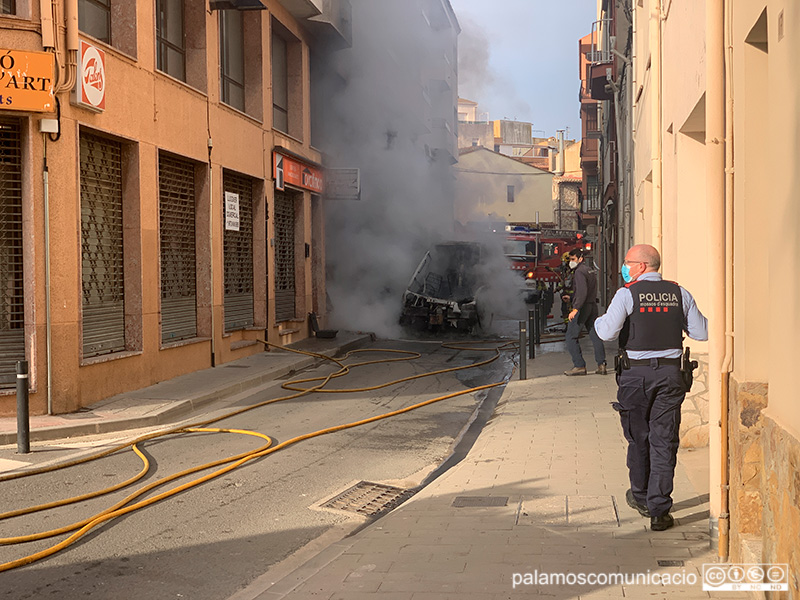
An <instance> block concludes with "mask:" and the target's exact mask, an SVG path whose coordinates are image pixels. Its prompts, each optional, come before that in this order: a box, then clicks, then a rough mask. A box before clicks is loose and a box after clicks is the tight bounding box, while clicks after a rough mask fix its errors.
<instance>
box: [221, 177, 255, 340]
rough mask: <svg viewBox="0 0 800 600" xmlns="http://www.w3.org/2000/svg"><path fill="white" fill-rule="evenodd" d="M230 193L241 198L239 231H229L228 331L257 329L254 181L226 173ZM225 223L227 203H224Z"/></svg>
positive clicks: (224, 183) (226, 248) (224, 180)
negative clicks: (255, 310) (254, 268)
mask: <svg viewBox="0 0 800 600" xmlns="http://www.w3.org/2000/svg"><path fill="white" fill-rule="evenodd" d="M222 186H223V188H224V190H225V191H226V192H233V193H234V194H238V195H239V231H234V230H230V229H226V230H225V235H224V240H223V244H224V253H225V331H234V330H236V329H244V328H245V327H252V326H253V180H252V179H250V178H249V177H244V176H242V175H236V174H235V173H231V172H230V171H224V172H223V174H222ZM222 210H223V220H224V213H225V202H224V201H223V203H222Z"/></svg>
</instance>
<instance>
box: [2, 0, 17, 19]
mask: <svg viewBox="0 0 800 600" xmlns="http://www.w3.org/2000/svg"><path fill="white" fill-rule="evenodd" d="M15 14H17V0H0V15H15Z"/></svg>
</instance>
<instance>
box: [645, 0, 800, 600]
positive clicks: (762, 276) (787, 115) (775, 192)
mask: <svg viewBox="0 0 800 600" xmlns="http://www.w3.org/2000/svg"><path fill="white" fill-rule="evenodd" d="M644 4H646V5H647V6H643V7H640V8H637V9H636V27H637V30H636V37H637V60H636V61H635V68H636V73H637V80H638V82H639V83H640V84H641V85H642V94H641V95H640V97H639V100H638V101H637V112H636V120H635V123H636V134H635V135H636V138H635V142H636V147H635V151H636V156H635V160H636V165H637V166H636V178H635V181H636V186H637V187H636V210H637V211H641V212H640V213H639V214H637V216H636V221H635V222H636V224H637V228H636V240H637V241H639V242H650V241H651V223H650V222H649V221H648V218H649V216H650V215H652V210H651V206H650V203H651V197H652V196H651V187H652V185H653V183H652V177H651V169H650V166H651V164H652V163H651V157H652V154H651V148H652V137H651V135H650V131H652V126H653V123H652V111H650V110H649V102H650V100H651V99H652V94H653V93H654V90H653V89H652V85H651V82H650V78H649V75H650V73H649V70H648V68H647V64H648V62H649V60H650V52H649V49H648V45H647V44H648V27H650V25H651V23H650V20H649V11H650V10H652V8H653V2H652V1H651V2H645V3H644ZM669 6H670V9H669V11H668V14H667V15H666V17H667V18H666V20H665V21H663V36H664V37H663V39H664V47H663V57H664V71H663V72H664V82H663V88H662V90H661V94H662V100H663V121H662V125H663V131H662V135H663V146H662V160H663V165H664V180H663V190H664V213H663V225H664V230H663V231H664V258H665V261H664V269H663V270H664V273H665V275H666V276H668V277H674V278H676V279H677V280H678V281H679V282H680V283H681V284H683V285H685V286H686V287H687V288H688V289H689V290H690V291H691V292H692V293H693V294H694V296H695V298H696V299H697V301H698V305H699V307H700V309H701V310H704V312H706V315H707V316H708V317H709V324H710V326H711V327H712V328H716V329H717V330H719V328H720V327H723V328H724V315H721V314H712V313H710V312H709V309H707V308H706V307H707V306H708V303H709V302H710V291H711V290H709V289H708V284H707V283H706V282H707V281H708V280H709V279H710V276H711V275H712V272H711V270H710V268H709V267H708V265H709V264H710V262H711V261H710V260H709V255H710V254H711V252H712V245H713V244H715V243H718V242H719V241H718V240H710V239H709V233H708V232H709V229H710V227H711V225H712V223H711V221H710V220H709V219H710V217H709V214H711V211H710V202H711V200H710V199H708V198H707V197H706V195H705V181H706V176H707V173H706V156H707V153H708V146H707V144H709V143H711V142H710V141H707V140H706V132H705V120H706V115H705V96H704V92H705V86H706V82H705V69H706V67H705V63H706V55H705V47H706V43H705V38H706V35H705V34H706V19H705V9H704V7H703V6H702V3H696V2H692V1H690V0H680V1H678V0H675V1H674V2H672V3H670V5H669ZM726 8H727V10H728V14H729V15H730V18H731V19H732V21H731V26H730V29H729V30H730V32H731V35H732V39H731V48H732V50H731V53H730V54H729V55H727V56H726V59H728V60H729V61H730V62H729V63H728V64H729V65H730V67H731V69H732V71H731V72H732V86H730V87H729V88H728V89H729V90H730V92H731V98H730V101H731V102H732V104H731V106H732V118H733V123H732V126H733V137H732V138H729V139H728V140H726V141H727V143H728V144H732V150H733V161H734V162H733V170H732V172H731V174H732V177H733V194H732V196H730V195H729V196H727V198H726V202H729V203H731V205H732V207H733V234H732V236H731V237H730V238H729V239H728V240H727V243H729V244H731V246H732V248H733V261H732V270H733V279H732V281H731V282H730V284H731V285H732V289H733V305H732V314H733V330H732V331H731V332H729V333H730V335H731V336H732V341H733V354H732V364H731V369H732V370H731V373H730V379H729V386H728V387H729V397H728V402H729V412H728V415H727V416H728V432H727V433H728V438H729V445H730V453H729V472H730V491H729V499H730V524H731V532H730V558H731V560H732V561H733V562H737V561H741V562H767V563H787V564H788V565H789V571H790V577H789V588H790V589H789V592H786V593H772V594H768V597H770V598H797V597H800V581H799V580H800V547H798V545H797V540H798V539H800V410H798V409H797V401H796V377H795V375H794V373H795V369H796V366H795V362H796V361H795V356H796V352H795V350H794V345H795V343H796V339H797V337H798V334H800V315H798V313H797V310H795V304H794V303H793V299H794V298H796V297H797V293H798V291H800V289H799V288H800V258H798V257H800V241H798V240H799V239H800V238H798V236H797V231H798V226H800V209H798V205H797V202H796V189H797V186H798V181H797V179H798V175H796V168H795V166H796V163H797V161H798V154H799V153H800V118H798V113H797V103H798V100H799V99H800V80H798V76H797V71H796V56H797V54H798V52H799V51H800V41H799V38H798V34H799V33H800V6H798V5H797V3H796V2H792V1H789V0H731V2H726ZM721 17H722V15H720V18H721ZM675 90H680V93H676V92H675ZM715 142H716V141H715ZM765 148H767V149H768V151H767V152H764V149H765ZM713 175H714V176H719V175H720V174H719V173H715V174H713ZM765 199H767V201H766V203H765ZM691 344H692V349H693V350H694V349H695V346H697V348H698V349H700V350H702V348H703V346H705V344H702V345H700V344H696V343H695V342H691ZM714 375H715V374H710V375H709V377H711V376H714ZM710 401H711V402H718V401H719V400H718V399H715V398H711V399H710ZM697 412H698V413H702V410H697ZM682 441H683V440H682ZM714 452H719V449H718V448H716V449H715V448H712V457H711V460H712V461H714V460H718V457H717V456H713V454H714Z"/></svg>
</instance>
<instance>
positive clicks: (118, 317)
mask: <svg viewBox="0 0 800 600" xmlns="http://www.w3.org/2000/svg"><path fill="white" fill-rule="evenodd" d="M80 146H81V164H80V169H81V255H82V265H81V269H82V289H83V356H84V357H85V358H88V357H92V356H99V355H101V354H108V353H111V352H119V351H121V350H125V277H124V270H123V251H122V236H123V222H122V145H121V144H119V143H118V142H115V141H112V140H108V139H105V138H102V137H98V136H95V135H91V134H87V133H81V135H80Z"/></svg>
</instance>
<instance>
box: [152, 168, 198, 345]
mask: <svg viewBox="0 0 800 600" xmlns="http://www.w3.org/2000/svg"><path fill="white" fill-rule="evenodd" d="M158 189H159V212H160V225H161V227H160V229H161V341H162V342H174V341H178V340H185V339H189V338H193V337H196V336H197V253H196V249H195V248H196V244H195V196H194V194H195V189H194V165H193V164H192V163H191V162H190V161H188V160H182V159H179V158H175V157H171V156H168V155H165V154H160V155H159V158H158Z"/></svg>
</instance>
